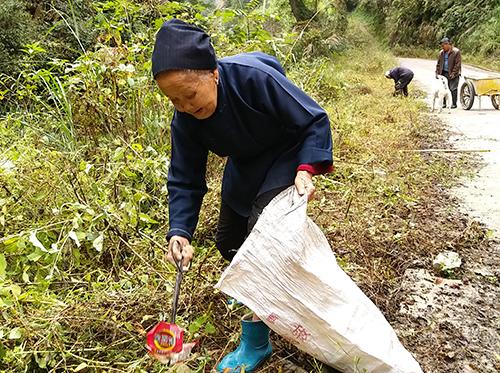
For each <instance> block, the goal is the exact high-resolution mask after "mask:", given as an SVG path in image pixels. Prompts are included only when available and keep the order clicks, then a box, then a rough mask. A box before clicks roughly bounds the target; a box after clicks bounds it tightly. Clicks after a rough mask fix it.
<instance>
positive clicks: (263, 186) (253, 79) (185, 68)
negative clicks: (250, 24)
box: [152, 19, 332, 372]
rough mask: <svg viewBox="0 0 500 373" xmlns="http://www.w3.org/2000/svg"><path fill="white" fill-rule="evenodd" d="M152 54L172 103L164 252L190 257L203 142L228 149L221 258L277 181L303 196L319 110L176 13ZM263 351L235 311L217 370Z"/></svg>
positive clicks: (320, 142)
mask: <svg viewBox="0 0 500 373" xmlns="http://www.w3.org/2000/svg"><path fill="white" fill-rule="evenodd" d="M152 63H153V64H152V69H153V75H154V78H155V80H156V83H157V84H158V87H159V88H160V90H161V91H162V92H163V93H164V94H165V95H166V96H167V97H168V98H169V99H170V100H171V101H172V103H173V105H174V107H175V113H174V116H173V119H172V124H171V137H172V139H171V140H172V154H171V165H170V170H169V176H168V192H169V223H170V230H169V232H168V235H167V238H168V240H169V250H168V253H167V259H168V260H169V261H170V262H172V261H173V258H176V260H181V258H182V259H183V264H184V265H185V266H187V265H188V264H189V262H190V261H191V259H192V257H193V252H194V251H193V248H192V246H191V245H190V241H191V239H192V237H193V233H194V231H195V228H196V224H197V222H198V215H199V211H200V207H201V203H202V199H203V196H204V194H205V193H206V191H207V187H206V182H205V170H206V163H207V156H208V152H209V151H211V152H214V153H215V154H218V155H219V156H225V157H228V158H227V163H226V167H225V170H224V178H223V182H222V201H221V207H220V215H219V221H218V225H217V235H216V245H217V248H218V250H219V251H220V253H221V254H222V256H223V257H224V258H225V259H227V260H229V261H230V260H231V259H232V258H233V257H234V255H235V254H236V252H237V251H238V248H239V247H240V246H241V244H242V243H243V241H244V240H245V238H246V236H247V234H248V233H249V232H250V230H251V229H252V227H253V226H254V224H255V223H256V221H257V219H258V217H259V214H260V213H261V212H262V210H263V209H264V207H265V206H266V205H267V204H268V203H269V202H270V201H271V200H272V199H273V198H274V197H275V196H276V195H277V194H278V193H279V192H280V191H282V190H284V189H285V188H287V187H289V186H290V185H295V186H296V188H297V190H298V192H299V193H300V194H301V195H303V194H305V193H306V194H307V195H308V197H309V198H311V197H312V195H313V193H314V185H313V183H312V177H313V175H316V174H321V173H325V172H328V171H329V170H330V169H331V165H332V140H331V132H330V123H329V120H328V116H327V114H326V113H325V111H324V110H323V109H322V108H321V107H320V106H319V105H318V104H317V103H316V102H315V101H314V100H313V99H312V98H310V97H309V96H308V95H307V94H305V93H304V92H303V91H302V90H300V89H299V88H298V87H297V86H295V85H294V84H293V83H292V82H291V81H290V80H288V79H287V78H286V76H285V72H284V71H283V68H282V67H281V65H280V64H279V62H278V61H277V60H276V59H275V58H273V57H271V56H268V55H266V54H263V53H245V54H239V55H236V56H231V57H226V58H222V59H220V60H217V58H216V56H215V52H214V49H213V47H212V45H211V42H210V38H209V36H208V35H207V34H206V33H205V32H204V31H202V30H201V29H199V28H197V27H195V26H193V25H190V24H187V23H185V22H182V21H180V20H177V19H172V20H170V21H168V22H165V23H164V24H163V26H162V27H161V28H160V30H159V31H158V33H157V36H156V43H155V47H154V51H153V57H152ZM175 241H177V242H178V243H179V244H180V245H173V243H174V242H175ZM179 247H180V248H181V249H179ZM256 291H258V289H256ZM271 352H272V348H271V344H270V342H269V329H268V327H267V326H266V325H265V324H264V323H263V322H262V321H260V320H259V319H258V318H256V317H255V316H254V317H253V318H252V319H250V320H248V319H244V320H243V321H242V336H241V341H240V344H239V346H238V348H237V349H236V350H235V351H233V352H232V353H230V354H228V355H227V356H226V357H225V358H224V359H223V360H222V362H221V363H220V364H219V365H218V367H217V370H218V371H223V370H227V368H230V370H233V369H234V370H235V371H236V370H237V369H238V370H239V369H240V368H241V367H242V366H245V371H246V372H250V371H252V370H254V369H255V368H256V367H257V366H258V365H259V364H260V363H262V362H263V361H264V360H265V359H266V358H268V357H269V356H270V355H271Z"/></svg>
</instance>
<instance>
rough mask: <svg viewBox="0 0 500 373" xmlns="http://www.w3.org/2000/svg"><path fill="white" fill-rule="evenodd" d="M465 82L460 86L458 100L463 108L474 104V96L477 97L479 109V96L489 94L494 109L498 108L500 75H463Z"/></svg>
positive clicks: (499, 105) (499, 103)
mask: <svg viewBox="0 0 500 373" xmlns="http://www.w3.org/2000/svg"><path fill="white" fill-rule="evenodd" d="M464 79H465V82H464V84H462V87H461V88H460V102H461V103H462V107H463V108H464V109H465V110H470V108H472V105H474V98H475V96H477V97H478V98H479V110H481V97H482V96H489V97H490V98H491V103H492V104H493V107H494V108H495V109H497V110H498V109H499V108H500V75H498V76H489V77H484V78H479V77H472V76H464Z"/></svg>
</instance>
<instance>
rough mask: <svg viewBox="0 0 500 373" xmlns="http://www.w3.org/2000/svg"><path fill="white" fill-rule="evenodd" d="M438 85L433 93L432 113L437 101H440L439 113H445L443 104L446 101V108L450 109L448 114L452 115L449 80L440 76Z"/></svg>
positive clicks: (437, 80)
mask: <svg viewBox="0 0 500 373" xmlns="http://www.w3.org/2000/svg"><path fill="white" fill-rule="evenodd" d="M436 78H437V79H436V84H435V87H434V91H433V93H432V109H431V113H432V112H433V111H434V107H435V104H436V99H437V100H438V108H439V109H438V113H441V111H443V102H444V99H446V107H447V108H448V114H451V101H452V98H451V91H450V87H449V86H448V79H446V77H445V76H443V75H438V76H437V77H436Z"/></svg>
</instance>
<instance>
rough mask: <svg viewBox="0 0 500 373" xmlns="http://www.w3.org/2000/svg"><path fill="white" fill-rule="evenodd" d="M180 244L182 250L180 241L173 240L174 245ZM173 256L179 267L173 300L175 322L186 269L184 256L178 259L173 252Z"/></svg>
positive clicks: (176, 265)
mask: <svg viewBox="0 0 500 373" xmlns="http://www.w3.org/2000/svg"><path fill="white" fill-rule="evenodd" d="M175 245H177V246H179V251H181V252H182V248H181V247H180V245H181V244H180V242H179V241H177V240H175V241H174V242H173V246H175ZM172 258H173V259H174V262H175V267H176V268H177V276H176V277H175V287H174V299H173V302H172V315H171V317H170V322H171V323H173V324H175V318H176V316H177V305H178V303H179V293H180V289H181V282H182V278H183V276H184V269H183V263H182V258H181V259H180V260H177V259H176V258H175V256H174V255H173V253H172Z"/></svg>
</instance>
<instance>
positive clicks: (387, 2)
mask: <svg viewBox="0 0 500 373" xmlns="http://www.w3.org/2000/svg"><path fill="white" fill-rule="evenodd" d="M348 4H349V6H351V7H354V6H358V7H359V8H361V9H363V10H364V11H365V12H367V13H369V14H371V15H372V16H373V17H374V19H375V22H376V24H377V25H378V27H377V28H378V31H379V32H380V33H381V34H382V35H383V36H384V38H386V39H387V40H388V43H389V45H390V46H391V47H392V48H394V52H395V54H397V55H400V56H404V57H421V58H436V56H437V52H438V51H439V40H441V39H442V38H443V37H445V36H447V37H449V38H451V39H452V40H453V41H454V43H455V45H456V46H457V47H458V48H460V49H461V50H462V54H463V60H464V62H465V63H470V64H473V65H477V66H480V67H483V68H486V69H490V70H497V71H498V70H500V4H499V3H498V1H495V0H485V1H484V0H472V1H468V0H458V1H454V2H449V1H445V0H439V1H424V0H409V1H408V0H405V1H402V0H354V1H348Z"/></svg>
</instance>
